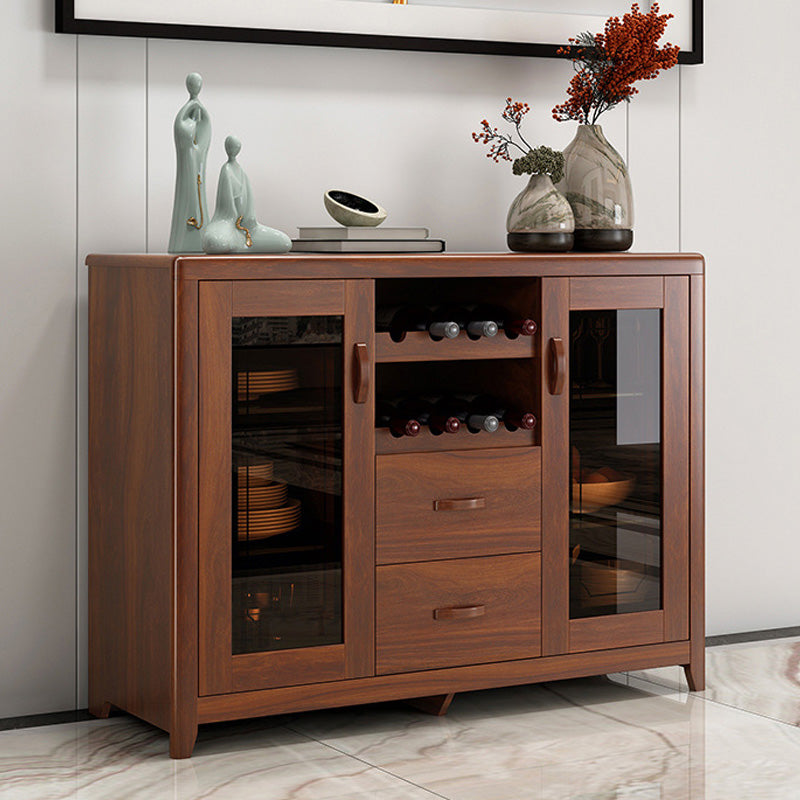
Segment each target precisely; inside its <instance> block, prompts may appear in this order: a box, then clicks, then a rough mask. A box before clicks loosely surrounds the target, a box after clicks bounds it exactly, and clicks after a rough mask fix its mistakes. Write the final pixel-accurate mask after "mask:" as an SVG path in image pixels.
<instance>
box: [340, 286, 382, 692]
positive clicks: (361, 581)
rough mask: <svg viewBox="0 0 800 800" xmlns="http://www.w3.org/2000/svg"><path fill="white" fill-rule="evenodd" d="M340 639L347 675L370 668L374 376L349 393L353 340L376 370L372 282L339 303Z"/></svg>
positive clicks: (372, 635) (372, 636)
mask: <svg viewBox="0 0 800 800" xmlns="http://www.w3.org/2000/svg"><path fill="white" fill-rule="evenodd" d="M344 320H345V326H344V353H345V368H344V386H345V387H346V388H345V392H346V396H345V398H344V462H343V468H344V475H343V480H344V483H343V488H344V509H345V511H344V514H345V518H344V536H345V539H344V641H345V645H346V651H347V652H346V674H347V677H349V678H357V677H361V676H364V675H373V674H374V672H375V620H374V613H375V436H374V430H375V427H374V426H375V381H374V380H373V381H370V382H369V386H368V387H367V392H366V396H365V397H364V402H363V403H357V402H356V398H355V397H354V396H353V394H351V391H350V387H351V386H352V383H353V381H352V373H353V369H354V366H355V365H354V363H353V360H352V358H351V357H350V354H351V353H352V352H353V348H354V345H355V344H356V343H364V344H366V349H367V353H368V354H369V358H370V364H369V369H370V371H371V374H372V375H374V374H375V364H374V355H373V354H374V352H375V332H374V331H375V285H374V283H373V281H371V280H359V281H347V282H346V284H345V307H344Z"/></svg>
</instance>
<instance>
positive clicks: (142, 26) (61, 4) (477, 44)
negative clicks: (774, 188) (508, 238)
mask: <svg viewBox="0 0 800 800" xmlns="http://www.w3.org/2000/svg"><path fill="white" fill-rule="evenodd" d="M167 2H168V0H167ZM687 2H691V17H692V46H691V49H689V50H682V51H681V53H680V56H679V58H678V62H679V63H681V64H701V63H702V62H703V0H687ZM55 30H56V32H57V33H73V34H86V35H97V36H130V37H139V38H148V39H200V40H206V41H223V42H264V43H269V44H292V45H315V46H327V47H359V48H370V49H381V50H416V51H429V52H440V53H482V54H487V55H503V56H529V57H530V56H532V57H539V58H563V57H564V56H560V55H559V54H558V52H557V51H558V49H559V48H560V47H561V46H562V45H559V44H540V43H536V42H524V43H522V42H507V41H493V40H476V39H448V38H438V37H436V38H434V37H429V36H391V35H375V34H364V33H358V32H352V33H334V32H328V31H324V32H323V31H320V32H317V31H296V30H285V29H269V28H247V27H227V26H226V27H221V26H217V25H203V24H199V25H173V24H163V23H158V22H142V21H141V20H136V21H133V20H131V21H121V20H120V21H117V20H102V19H88V18H83V17H81V18H76V16H75V0H55ZM578 32H579V31H575V33H578ZM564 44H566V42H564Z"/></svg>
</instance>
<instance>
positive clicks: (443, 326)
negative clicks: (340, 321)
mask: <svg viewBox="0 0 800 800" xmlns="http://www.w3.org/2000/svg"><path fill="white" fill-rule="evenodd" d="M375 328H376V329H377V330H379V331H388V332H389V335H390V336H391V337H392V341H394V342H402V341H403V339H405V338H406V334H407V333H408V332H409V331H427V332H428V335H429V336H430V337H431V339H433V340H434V341H435V342H438V341H441V340H442V339H445V338H447V339H455V337H456V336H458V332H459V327H458V324H457V323H455V322H453V321H452V320H446V319H439V318H436V319H434V317H433V315H432V314H431V312H430V311H429V310H428V309H427V308H425V307H424V306H399V307H380V308H378V309H377V311H376V313H375Z"/></svg>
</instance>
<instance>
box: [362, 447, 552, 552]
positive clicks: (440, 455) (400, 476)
mask: <svg viewBox="0 0 800 800" xmlns="http://www.w3.org/2000/svg"><path fill="white" fill-rule="evenodd" d="M478 435H480V434H478ZM376 461H377V464H376V503H377V511H376V515H377V519H376V557H377V562H378V564H401V563H404V562H409V561H430V560H433V559H444V558H466V557H470V556H488V555H493V554H502V553H524V552H530V551H534V550H538V549H539V548H540V540H541V505H542V504H541V450H540V448H538V447H530V448H527V447H526V448H518V447H515V448H505V449H496V450H457V451H455V450H454V451H445V452H437V453H396V454H392V455H382V456H378V457H377V459H376Z"/></svg>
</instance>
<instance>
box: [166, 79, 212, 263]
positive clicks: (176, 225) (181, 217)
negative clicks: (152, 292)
mask: <svg viewBox="0 0 800 800" xmlns="http://www.w3.org/2000/svg"><path fill="white" fill-rule="evenodd" d="M186 88H187V89H188V91H189V99H188V100H187V101H186V104H185V105H184V106H183V108H181V110H180V111H179V112H178V116H177V117H175V125H174V126H173V132H174V134H175V152H176V155H177V162H178V168H177V173H176V175H175V201H174V203H173V205H172V229H171V230H170V234H169V252H170V253H202V252H203V242H202V236H203V231H204V229H205V226H206V225H207V223H208V204H207V203H206V160H207V158H208V147H209V145H210V144H211V119H210V117H209V116H208V111H206V108H205V106H204V105H203V104H202V103H201V102H200V101H199V100H198V99H197V96H198V95H199V94H200V90H201V89H202V88H203V79H202V77H201V76H200V75H198V74H197V73H196V72H192V73H191V74H190V75H187V76H186Z"/></svg>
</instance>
